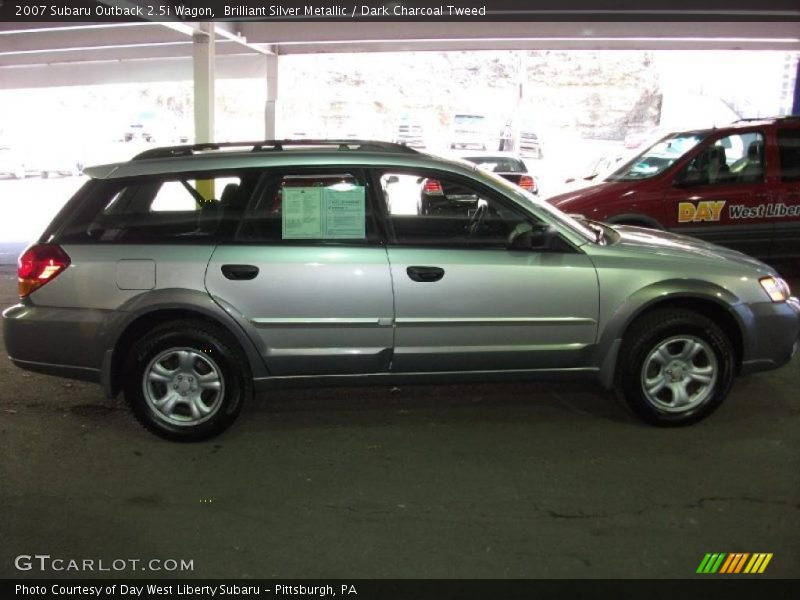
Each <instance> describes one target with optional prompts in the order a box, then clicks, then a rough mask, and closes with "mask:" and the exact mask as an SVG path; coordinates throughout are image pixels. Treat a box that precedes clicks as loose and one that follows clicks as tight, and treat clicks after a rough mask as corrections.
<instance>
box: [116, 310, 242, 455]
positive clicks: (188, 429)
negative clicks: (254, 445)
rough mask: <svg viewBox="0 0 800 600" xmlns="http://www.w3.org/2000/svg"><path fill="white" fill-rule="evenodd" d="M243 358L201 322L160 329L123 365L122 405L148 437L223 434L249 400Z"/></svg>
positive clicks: (197, 437) (142, 341)
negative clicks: (125, 405) (123, 395)
mask: <svg viewBox="0 0 800 600" xmlns="http://www.w3.org/2000/svg"><path fill="white" fill-rule="evenodd" d="M247 364H248V363H247V358H246V356H245V355H244V353H243V352H242V350H241V348H239V346H238V344H237V343H236V342H235V341H234V340H232V339H231V338H230V336H229V335H227V334H226V333H225V332H223V331H221V330H220V329H218V328H217V327H214V326H212V325H208V324H206V323H203V322H195V321H177V322H172V323H166V324H164V325H161V326H159V327H156V328H155V329H153V330H152V331H151V332H150V333H148V334H147V335H145V336H144V337H142V338H141V339H140V340H139V342H137V343H136V345H135V346H134V347H133V348H132V349H131V351H130V353H129V354H128V358H127V360H126V363H125V373H126V379H125V383H124V390H125V399H126V400H127V402H128V404H129V405H130V407H131V410H132V411H133V415H134V416H135V417H136V419H137V420H138V421H139V422H140V423H141V424H142V425H143V426H144V427H145V428H146V429H148V430H149V431H151V432H153V433H155V434H156V435H159V436H161V437H164V438H167V439H170V440H176V441H187V442H188V441H200V440H205V439H208V438H211V437H214V436H215V435H218V434H219V433H221V432H222V431H224V430H225V429H227V428H228V427H229V426H230V425H231V424H232V423H233V421H234V420H235V419H236V417H237V416H238V414H239V411H240V410H241V408H242V403H243V402H244V401H245V400H246V399H248V398H249V397H251V396H252V394H253V383H252V376H251V374H250V370H249V368H248V367H247Z"/></svg>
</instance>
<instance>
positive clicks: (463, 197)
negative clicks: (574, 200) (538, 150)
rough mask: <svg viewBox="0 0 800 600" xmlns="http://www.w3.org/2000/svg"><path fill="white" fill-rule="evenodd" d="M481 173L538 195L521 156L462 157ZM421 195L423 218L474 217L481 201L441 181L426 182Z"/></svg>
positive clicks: (509, 154) (478, 155) (493, 154)
mask: <svg viewBox="0 0 800 600" xmlns="http://www.w3.org/2000/svg"><path fill="white" fill-rule="evenodd" d="M459 158H461V159H462V160H466V161H468V162H471V163H475V164H476V165H478V167H480V168H481V169H484V170H486V171H489V172H491V173H494V174H495V175H499V176H500V177H502V178H503V179H506V180H508V181H510V182H511V183H513V184H515V185H518V186H519V187H521V188H522V189H524V190H526V191H528V192H531V193H532V194H538V193H539V189H538V186H537V185H536V180H535V179H534V178H533V176H532V175H531V174H530V173H528V168H527V167H526V166H525V163H524V162H523V161H522V159H520V158H519V157H518V156H516V155H514V154H511V153H506V152H493V153H486V154H470V155H467V156H463V155H459ZM421 183H422V190H421V194H420V206H419V214H422V215H433V214H471V213H473V212H474V211H475V210H477V208H478V197H477V196H475V194H473V193H471V192H465V191H463V190H461V189H460V188H459V187H458V186H457V185H452V184H451V185H449V186H442V184H441V183H440V182H439V181H438V180H437V179H425V180H424V181H422V182H421Z"/></svg>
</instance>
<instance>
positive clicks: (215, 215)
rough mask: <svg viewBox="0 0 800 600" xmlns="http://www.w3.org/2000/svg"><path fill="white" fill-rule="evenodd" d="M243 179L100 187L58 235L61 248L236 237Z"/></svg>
mask: <svg viewBox="0 0 800 600" xmlns="http://www.w3.org/2000/svg"><path fill="white" fill-rule="evenodd" d="M244 182H245V178H244V177H243V176H241V175H230V174H226V175H224V176H212V175H209V176H207V177H206V176H203V177H202V178H200V177H190V176H180V175H176V176H171V177H170V178H159V179H154V178H148V179H135V180H120V181H109V182H98V184H97V185H96V186H95V189H94V191H93V193H92V194H91V196H90V199H88V200H87V202H85V203H84V205H82V206H81V207H80V208H79V210H78V211H77V212H76V214H75V215H74V216H73V217H71V218H69V217H68V220H67V222H66V225H65V227H64V228H63V229H62V230H61V231H60V232H59V233H58V234H57V235H58V240H59V241H60V242H62V243H81V242H99V243H148V242H149V243H180V242H196V243H197V242H204V241H215V240H217V239H219V238H220V237H224V236H225V231H226V230H227V231H228V232H232V231H233V229H234V228H235V222H236V220H237V217H238V216H239V215H240V214H241V205H242V203H243V200H242V197H243V195H244V194H245V193H246V189H245V187H246V186H244V185H243V183H244Z"/></svg>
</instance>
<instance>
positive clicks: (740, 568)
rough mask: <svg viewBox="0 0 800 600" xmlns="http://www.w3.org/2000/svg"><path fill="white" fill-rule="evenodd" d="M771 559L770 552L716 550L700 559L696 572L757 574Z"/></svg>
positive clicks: (762, 570)
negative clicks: (727, 551)
mask: <svg viewBox="0 0 800 600" xmlns="http://www.w3.org/2000/svg"><path fill="white" fill-rule="evenodd" d="M771 560H772V553H771V552H770V553H766V552H756V553H755V554H750V553H748V552H733V553H726V552H716V553H710V552H709V553H708V554H706V555H705V556H704V557H703V560H702V561H700V566H699V567H697V572H698V573H701V574H714V573H720V574H723V573H724V574H726V575H735V574H738V573H749V574H753V575H754V574H758V573H763V572H764V570H765V569H766V568H767V565H768V564H769V561H771Z"/></svg>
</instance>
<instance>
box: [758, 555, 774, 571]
mask: <svg viewBox="0 0 800 600" xmlns="http://www.w3.org/2000/svg"><path fill="white" fill-rule="evenodd" d="M771 560H772V552H770V553H769V554H767V555H766V557H764V562H762V563H761V566H760V567H759V569H758V572H759V573H763V572H764V569H766V568H767V565H768V564H769V561H771Z"/></svg>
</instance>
